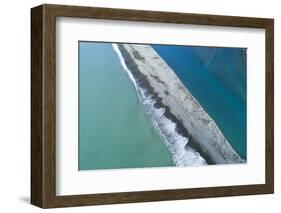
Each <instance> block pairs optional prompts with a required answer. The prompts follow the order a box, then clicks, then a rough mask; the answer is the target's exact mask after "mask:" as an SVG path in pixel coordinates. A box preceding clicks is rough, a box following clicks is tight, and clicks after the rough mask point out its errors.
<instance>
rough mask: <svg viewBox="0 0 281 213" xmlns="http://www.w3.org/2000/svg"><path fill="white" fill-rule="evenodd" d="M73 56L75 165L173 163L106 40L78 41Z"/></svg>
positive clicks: (111, 166) (103, 166)
mask: <svg viewBox="0 0 281 213" xmlns="http://www.w3.org/2000/svg"><path fill="white" fill-rule="evenodd" d="M79 58H80V62H79V170H92V169H114V168H138V167H160V166H172V165H174V164H173V160H172V157H171V154H170V153H169V150H168V148H167V146H166V145H165V143H164V142H163V141H162V139H161V138H160V137H159V136H158V134H156V133H155V131H154V129H153V127H152V123H151V121H150V120H149V118H148V116H147V115H146V114H145V111H144V107H143V105H142V104H141V103H140V102H139V100H138V97H137V93H136V91H135V88H134V86H133V84H132V82H131V81H130V80H129V78H128V76H127V74H126V73H125V71H124V69H123V67H122V66H121V64H120V61H119V59H118V56H117V55H116V53H115V52H114V51H113V48H112V45H111V44H109V43H93V42H80V43H79ZM70 95H71V94H70Z"/></svg>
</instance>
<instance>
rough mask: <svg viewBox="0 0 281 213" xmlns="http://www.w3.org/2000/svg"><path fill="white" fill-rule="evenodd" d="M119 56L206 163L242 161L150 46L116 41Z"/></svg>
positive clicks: (211, 120) (156, 105)
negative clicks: (117, 42)
mask: <svg viewBox="0 0 281 213" xmlns="http://www.w3.org/2000/svg"><path fill="white" fill-rule="evenodd" d="M118 48H119V50H120V52H121V54H122V57H123V58H124V59H125V61H126V65H127V67H128V69H129V70H130V72H131V74H132V76H133V77H134V79H135V80H136V81H137V82H138V84H139V86H141V87H143V88H145V89H146V91H147V92H148V93H149V94H150V95H152V96H153V98H154V99H155V100H156V103H155V107H158V108H161V107H162V108H164V109H165V116H166V117H167V118H169V119H170V120H172V121H173V122H175V123H176V125H177V131H178V132H179V133H180V134H182V135H183V136H186V137H188V138H189V143H188V144H189V145H190V146H191V147H193V148H194V149H195V150H197V151H198V152H199V153H200V155H201V156H202V157H204V159H205V160H206V161H207V163H208V164H227V163H242V162H245V161H244V160H243V159H242V158H241V157H240V156H239V155H238V154H237V153H236V151H235V150H234V149H233V148H232V146H231V144H230V143H229V142H228V140H227V139H226V138H225V136H224V135H223V134H222V132H221V131H220V129H219V128H218V126H217V125H216V123H215V122H214V120H213V119H212V118H211V117H210V116H209V115H208V113H207V112H206V111H205V110H204V109H203V108H202V107H201V105H200V104H199V103H198V101H197V100H196V99H195V98H194V97H193V96H192V94H191V93H190V92H189V91H188V90H187V89H186V87H185V86H184V85H183V83H182V82H181V81H180V79H179V78H178V77H177V75H176V74H175V73H174V71H173V70H172V69H171V68H170V67H169V66H168V65H167V64H166V62H165V61H164V60H163V59H162V58H161V57H160V56H159V55H158V54H157V53H156V51H155V50H154V49H153V48H152V47H151V46H150V45H134V44H118Z"/></svg>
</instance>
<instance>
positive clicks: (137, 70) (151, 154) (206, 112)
mask: <svg viewBox="0 0 281 213" xmlns="http://www.w3.org/2000/svg"><path fill="white" fill-rule="evenodd" d="M78 61H79V62H78V75H79V76H78V85H79V86H78V88H79V89H78V90H79V91H78V105H79V106H78V111H79V112H78V128H79V131H78V147H79V148H78V152H79V153H78V156H79V157H78V168H79V171H85V170H99V169H132V168H135V169H141V168H149V167H188V166H190V167H194V166H208V165H222V164H240V163H247V48H245V47H215V46H189V45H170V44H141V43H138V44H137V43H110V42H96V41H82V40H80V41H78Z"/></svg>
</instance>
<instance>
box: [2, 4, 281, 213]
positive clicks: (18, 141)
mask: <svg viewBox="0 0 281 213" xmlns="http://www.w3.org/2000/svg"><path fill="white" fill-rule="evenodd" d="M42 3H56V4H72V5H86V6H100V7H115V8H131V9H146V10H162V11H174V12H189V13H209V14H220V15H239V16H253V17H255V16H256V17H269V18H274V19H275V109H277V110H275V150H276V151H275V163H276V164H275V180H276V181H275V194H274V195H257V196H242V197H229V198H211V199H196V200H184V201H168V202H154V203H139V204H122V205H110V206H96V207H76V208H68V209H65V208H62V209H52V210H49V211H50V212H54V211H57V212H64V211H69V212H76V211H79V212H92V211H96V212H113V211H114V212H124V213H126V212H136V211H137V212H146V211H150V212H153V211H157V212H160V211H161V212H172V211H173V212H179V211H186V212H195V211H196V212H203V211H210V212H212V211H216V212H228V213H232V212H235V213H236V212H253V211H254V210H257V211H259V210H260V211H267V212H278V210H277V209H278V207H281V203H280V199H281V185H280V181H279V179H280V178H281V170H280V169H281V168H280V162H281V155H280V148H281V146H280V144H279V142H280V141H281V133H280V130H281V129H280V128H281V123H280V122H281V112H280V111H278V109H280V107H281V96H280V92H279V91H281V75H280V72H279V70H280V68H281V67H280V62H279V60H278V59H279V58H280V56H281V52H280V51H281V50H280V30H281V13H280V5H279V1H277V0H263V1H257V0H256V1H252V0H248V1H247V0H235V1H229V0H184V1H182V0H170V1H163V0H139V1H137V0H118V1H114V0H92V1H86V0H85V1H83V2H82V1H78V0H76V1H75V0H68V1H67V0H60V1H51V0H49V1H47V2H43V1H39V0H25V1H16V0H9V1H2V2H1V6H0V16H1V18H0V26H1V33H0V38H1V39H0V54H1V55H0V67H1V68H0V72H1V75H0V76H1V78H0V95H1V98H0V100H1V104H0V137H1V140H0V142H1V144H2V147H1V148H0V158H1V159H0V166H1V174H0V211H1V212H11V211H14V210H15V211H17V210H19V211H20V212H39V211H42V210H41V209H39V208H37V207H34V206H31V205H30V204H29V189H30V184H29V183H30V175H29V174H30V8H31V7H33V6H37V5H39V4H42ZM238 175H239V174H238Z"/></svg>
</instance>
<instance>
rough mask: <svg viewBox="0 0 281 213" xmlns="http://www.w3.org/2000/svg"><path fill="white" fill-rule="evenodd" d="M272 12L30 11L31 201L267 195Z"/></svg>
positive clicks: (270, 186)
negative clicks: (256, 15)
mask: <svg viewBox="0 0 281 213" xmlns="http://www.w3.org/2000/svg"><path fill="white" fill-rule="evenodd" d="M273 28H274V23H273V19H265V18H249V17H233V16H216V15H199V14H186V13H170V12H156V11H140V10H125V9H110V8H93V7H78V6H65V5H46V4H45V5H41V6H38V7H35V8H32V9H31V45H32V46H31V84H32V85H31V87H32V89H31V96H32V98H31V112H32V113H31V114H32V117H31V123H32V126H31V129H32V132H31V203H32V204H34V205H36V206H39V207H42V208H51V207H66V206H79V205H98V204H114V203H129V202H146V201H161V200H177V199H189V198H206V197H218V196H236V195H252V194H265V193H273V191H274V171H273V170H274V151H273V131H274V125H273V124H274V118H273V115H274V112H273V108H274V100H273V88H274V86H273V69H274V63H273V62H274V43H273V41H274V33H273Z"/></svg>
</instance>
